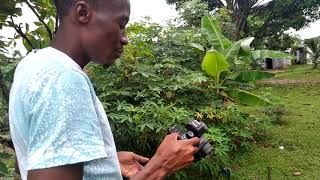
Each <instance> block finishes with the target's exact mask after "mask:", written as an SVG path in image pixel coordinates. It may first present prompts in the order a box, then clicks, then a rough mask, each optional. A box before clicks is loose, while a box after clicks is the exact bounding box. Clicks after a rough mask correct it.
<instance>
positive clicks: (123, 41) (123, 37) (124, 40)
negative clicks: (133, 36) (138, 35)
mask: <svg viewBox="0 0 320 180" xmlns="http://www.w3.org/2000/svg"><path fill="white" fill-rule="evenodd" d="M128 42H129V39H128V37H127V36H122V37H121V44H123V45H127V44H128Z"/></svg>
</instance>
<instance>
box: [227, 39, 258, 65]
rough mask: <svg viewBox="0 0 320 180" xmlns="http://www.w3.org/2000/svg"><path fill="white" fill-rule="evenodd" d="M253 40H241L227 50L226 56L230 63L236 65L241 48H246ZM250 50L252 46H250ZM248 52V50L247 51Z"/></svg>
mask: <svg viewBox="0 0 320 180" xmlns="http://www.w3.org/2000/svg"><path fill="white" fill-rule="evenodd" d="M252 40H253V38H251V37H249V38H245V39H241V40H239V41H238V42H235V43H233V44H232V45H231V46H230V47H229V48H228V49H226V50H225V52H224V55H225V57H226V59H227V61H228V62H229V63H234V60H235V59H236V58H237V57H238V55H239V51H240V48H241V47H242V46H243V47H244V48H247V47H245V46H246V44H248V42H249V41H251V42H252ZM249 49H250V44H249ZM246 50H247V49H246Z"/></svg>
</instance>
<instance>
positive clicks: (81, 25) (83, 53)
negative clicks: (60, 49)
mask: <svg viewBox="0 0 320 180" xmlns="http://www.w3.org/2000/svg"><path fill="white" fill-rule="evenodd" d="M54 3H55V5H56V7H57V10H58V15H59V19H60V26H61V27H62V28H61V29H62V31H65V32H64V33H67V36H66V37H67V39H65V41H68V40H71V38H77V40H76V41H77V43H78V44H77V45H76V46H79V47H77V48H74V47H70V48H74V49H77V54H76V55H74V56H75V57H78V56H79V57H80V58H86V59H87V60H90V61H91V60H92V61H94V62H96V63H99V64H105V65H111V64H112V63H113V62H114V60H115V59H116V58H118V57H119V56H120V54H121V53H122V51H123V46H124V45H126V44H127V43H128V39H127V37H126V35H125V26H126V24H127V22H128V20H129V16H130V3H129V0H54ZM57 36H58V35H57ZM58 43H60V44H61V43H63V42H58Z"/></svg>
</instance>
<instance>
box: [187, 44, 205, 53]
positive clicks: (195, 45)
mask: <svg viewBox="0 0 320 180" xmlns="http://www.w3.org/2000/svg"><path fill="white" fill-rule="evenodd" d="M189 44H190V46H191V47H194V48H196V49H198V50H200V51H205V49H204V47H203V46H202V45H201V44H197V43H189Z"/></svg>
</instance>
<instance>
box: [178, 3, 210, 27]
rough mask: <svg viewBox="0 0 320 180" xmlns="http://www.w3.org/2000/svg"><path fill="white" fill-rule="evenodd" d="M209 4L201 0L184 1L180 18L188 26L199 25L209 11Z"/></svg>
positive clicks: (180, 10)
mask: <svg viewBox="0 0 320 180" xmlns="http://www.w3.org/2000/svg"><path fill="white" fill-rule="evenodd" d="M207 11H208V5H207V4H205V3H202V2H200V0H192V1H187V2H184V3H183V4H182V5H181V8H180V9H179V14H180V18H181V19H182V20H184V21H186V22H185V25H187V26H195V27H199V26H200V25H201V18H202V17H203V16H204V15H205V14H206V13H207Z"/></svg>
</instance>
